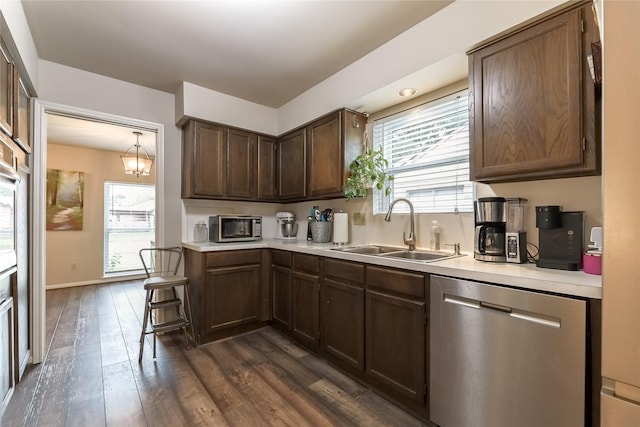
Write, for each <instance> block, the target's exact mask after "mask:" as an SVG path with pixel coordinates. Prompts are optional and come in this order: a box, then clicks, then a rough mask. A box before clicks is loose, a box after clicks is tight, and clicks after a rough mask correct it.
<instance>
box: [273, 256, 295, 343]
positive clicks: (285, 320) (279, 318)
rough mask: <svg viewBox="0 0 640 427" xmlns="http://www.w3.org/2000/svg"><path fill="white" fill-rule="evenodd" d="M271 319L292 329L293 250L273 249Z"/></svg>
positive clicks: (276, 324) (279, 325)
mask: <svg viewBox="0 0 640 427" xmlns="http://www.w3.org/2000/svg"><path fill="white" fill-rule="evenodd" d="M271 287H272V302H271V320H272V322H273V325H274V326H276V327H278V328H280V329H284V330H285V331H290V330H291V252H285V251H278V250H272V251H271Z"/></svg>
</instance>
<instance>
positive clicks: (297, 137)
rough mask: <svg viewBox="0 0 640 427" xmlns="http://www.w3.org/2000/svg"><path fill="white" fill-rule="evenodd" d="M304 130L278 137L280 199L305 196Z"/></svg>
mask: <svg viewBox="0 0 640 427" xmlns="http://www.w3.org/2000/svg"><path fill="white" fill-rule="evenodd" d="M304 141H305V131H304V129H301V130H297V131H295V132H292V133H290V134H288V135H285V136H283V137H282V138H280V139H278V196H279V198H280V200H288V199H302V198H304V197H305V189H306V174H305V168H306V164H305V159H306V156H305V142H304Z"/></svg>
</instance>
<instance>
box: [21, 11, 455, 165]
mask: <svg viewBox="0 0 640 427" xmlns="http://www.w3.org/2000/svg"><path fill="white" fill-rule="evenodd" d="M451 2H452V1H435V0H429V1H415V0H414V1H396V0H391V1H388V0H387V1H385V0H374V1H364V0H351V1H328V0H323V1H309V0H294V1H284V0H215V1H175V0H173V1H82V0H76V1H57V0H49V1H35V0H22V5H23V8H24V11H25V15H26V17H27V21H28V24H29V27H30V30H31V33H32V35H33V38H34V41H35V44H36V48H37V50H38V56H39V57H40V58H41V59H45V60H48V61H51V62H56V63H60V64H63V65H67V66H71V67H74V68H78V69H81V70H86V71H90V72H93V73H97V74H101V75H105V76H109V77H113V78H116V79H119V80H123V81H127V82H131V83H135V84H138V85H141V86H146V87H150V88H154V89H158V90H162V91H166V92H170V93H174V92H175V90H176V89H177V88H178V86H179V85H180V83H181V82H183V81H186V82H190V83H193V84H196V85H198V86H202V87H206V88H209V89H212V90H215V91H217V92H221V93H225V94H229V95H232V96H235V97H238V98H242V99H246V100H248V101H252V102H256V103H258V104H262V105H265V106H270V107H274V108H277V107H280V106H282V105H283V104H285V103H287V102H288V101H290V100H291V99H294V98H295V97H297V96H298V95H300V94H301V93H303V92H305V91H306V90H308V89H309V88H311V87H313V86H315V85H316V84H318V83H320V82H321V81H323V80H324V79H326V78H327V77H329V76H331V75H332V74H334V73H336V72H337V71H339V70H341V69H342V68H344V67H345V66H347V65H349V64H351V63H353V62H354V61H356V60H358V59H359V58H361V57H363V56H364V55H366V54H367V53H369V52H371V51H373V50H375V49H376V48H378V47H379V46H381V45H383V44H384V43H386V42H388V41H389V40H391V39H392V38H394V37H395V36H397V35H399V34H401V33H403V32H404V31H406V30H407V29H409V28H410V27H412V26H414V25H415V24H417V23H419V22H421V21H423V20H424V19H426V18H427V17H428V16H430V15H432V14H434V13H435V12H437V11H438V10H440V9H442V8H443V7H445V6H446V5H448V4H450V3H451ZM458 60H459V61H461V62H462V63H463V66H462V69H463V70H465V69H466V57H464V55H461V58H458ZM459 68H460V67H459ZM425 81H429V79H425ZM372 96H377V95H375V94H372ZM368 101H369V102H370V103H374V104H375V103H376V102H377V103H378V104H380V105H382V104H384V103H385V100H379V99H374V98H372V99H369V100H368ZM386 101H387V105H388V100H386ZM393 102H397V98H396V99H394V100H393ZM132 131H133V130H132V129H128V128H123V129H118V127H117V126H114V125H110V124H100V123H95V122H84V123H83V122H82V121H80V120H77V119H73V118H68V117H50V118H49V128H48V135H49V142H56V143H63V144H67V145H81V146H89V147H94V148H100V149H104V150H114V151H126V149H127V148H128V147H129V146H131V145H132V144H133V141H134V139H135V138H134V136H133V134H132V133H131V132H132ZM146 133H148V132H146ZM151 136H153V138H154V139H153V140H151V143H150V144H146V143H145V142H142V145H143V146H144V147H145V148H148V149H149V151H151V150H152V149H153V148H155V144H154V142H155V135H153V134H151V135H144V136H143V141H146V140H147V138H151ZM150 154H151V153H150Z"/></svg>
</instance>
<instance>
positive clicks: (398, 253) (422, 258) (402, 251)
mask: <svg viewBox="0 0 640 427" xmlns="http://www.w3.org/2000/svg"><path fill="white" fill-rule="evenodd" d="M332 250H334V251H340V252H349V253H352V254H361V255H374V256H379V257H385V258H400V259H406V260H409V261H419V262H434V261H440V260H444V259H449V258H456V257H459V256H464V255H463V254H461V255H456V254H455V253H452V252H432V251H408V250H407V249H406V248H398V247H394V246H381V245H363V246H355V247H348V248H332Z"/></svg>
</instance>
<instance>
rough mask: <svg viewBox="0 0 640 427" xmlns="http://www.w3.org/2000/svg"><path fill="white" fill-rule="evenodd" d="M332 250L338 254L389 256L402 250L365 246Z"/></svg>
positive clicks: (389, 247)
mask: <svg viewBox="0 0 640 427" xmlns="http://www.w3.org/2000/svg"><path fill="white" fill-rule="evenodd" d="M332 250H334V251H340V252H349V253H352V254H363V255H383V254H389V253H394V252H402V251H403V250H404V249H402V248H394V247H392V246H379V245H366V246H356V247H352V248H333V249H332Z"/></svg>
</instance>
